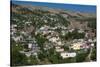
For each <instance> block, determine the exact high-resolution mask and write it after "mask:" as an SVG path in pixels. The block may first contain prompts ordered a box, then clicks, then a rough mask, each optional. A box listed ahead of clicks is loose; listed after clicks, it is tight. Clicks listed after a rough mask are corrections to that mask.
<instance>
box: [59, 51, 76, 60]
mask: <svg viewBox="0 0 100 67" xmlns="http://www.w3.org/2000/svg"><path fill="white" fill-rule="evenodd" d="M60 55H61V56H62V58H63V59H65V58H69V57H75V56H76V53H75V52H71V53H68V52H62V53H61V54H60Z"/></svg>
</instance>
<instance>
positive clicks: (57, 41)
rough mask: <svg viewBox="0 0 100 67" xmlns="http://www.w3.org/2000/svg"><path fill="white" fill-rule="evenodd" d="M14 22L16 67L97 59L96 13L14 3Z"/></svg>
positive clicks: (12, 51) (11, 27) (12, 9)
mask: <svg viewBox="0 0 100 67" xmlns="http://www.w3.org/2000/svg"><path fill="white" fill-rule="evenodd" d="M46 9H47V10H46ZM10 25H11V26H10V31H11V33H10V36H11V54H12V55H11V56H12V59H14V60H12V61H11V62H12V64H11V65H13V66H17V65H42V64H58V63H76V62H90V61H96V41H97V40H96V15H95V14H92V13H81V12H70V11H66V10H60V9H53V8H50V9H49V8H48V7H40V8H39V7H37V6H26V5H17V4H12V6H11V24H10Z"/></svg>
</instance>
